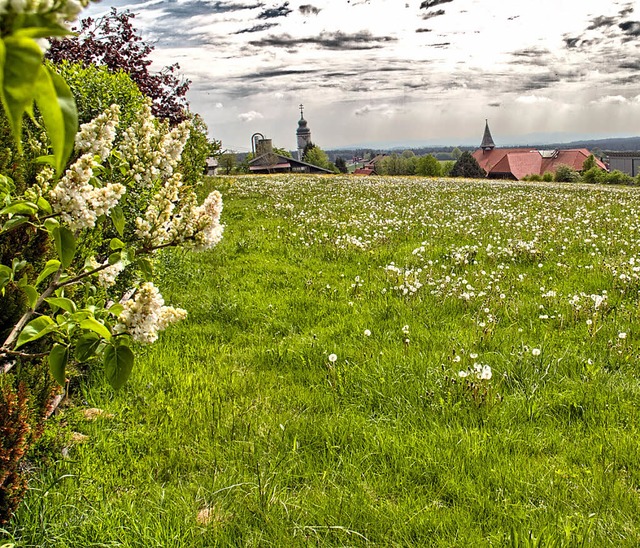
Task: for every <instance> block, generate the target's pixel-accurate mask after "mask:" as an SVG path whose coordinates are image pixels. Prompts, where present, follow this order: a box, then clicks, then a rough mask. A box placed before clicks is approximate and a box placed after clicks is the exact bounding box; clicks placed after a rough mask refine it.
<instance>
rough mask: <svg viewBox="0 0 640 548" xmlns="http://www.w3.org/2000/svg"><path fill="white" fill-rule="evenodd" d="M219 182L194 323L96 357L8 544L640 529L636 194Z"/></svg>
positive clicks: (194, 268) (423, 538)
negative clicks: (211, 244)
mask: <svg viewBox="0 0 640 548" xmlns="http://www.w3.org/2000/svg"><path fill="white" fill-rule="evenodd" d="M206 186H207V188H203V195H206V192H207V191H209V190H211V189H213V188H218V189H219V190H220V191H221V192H222V194H223V198H224V211H223V215H222V218H223V222H224V224H225V233H224V238H223V241H222V243H221V244H219V246H218V247H217V248H215V249H214V250H212V251H209V252H205V253H202V254H196V253H185V252H171V253H165V254H163V255H161V256H160V257H159V260H158V265H157V271H158V273H159V275H160V277H159V283H158V286H159V287H160V289H161V291H162V294H163V296H164V298H165V300H166V301H167V303H168V304H172V305H174V306H179V307H182V308H185V309H187V310H188V311H189V317H188V319H187V320H185V321H183V322H182V323H179V324H177V325H175V326H172V327H171V328H169V329H167V330H166V331H165V332H164V333H163V334H162V335H161V337H160V340H159V341H158V342H157V343H156V344H154V345H151V346H149V347H145V348H141V349H140V351H139V352H138V354H137V356H138V357H137V361H136V365H135V369H134V372H133V375H132V377H131V379H130V380H129V382H128V384H127V385H126V386H125V387H124V388H123V389H121V390H120V391H117V392H116V391H113V390H112V389H111V388H110V387H108V385H107V384H106V383H105V382H104V380H103V374H102V372H101V371H100V370H99V369H96V370H92V371H90V372H88V373H84V375H83V376H82V377H81V379H80V381H81V382H79V383H78V384H77V388H76V389H75V396H74V405H67V406H64V407H62V408H61V411H60V413H59V414H58V415H57V416H56V417H54V419H53V420H52V424H51V428H50V432H49V433H48V434H47V436H45V442H47V441H48V442H49V443H51V444H55V443H59V444H60V445H61V446H63V450H62V452H57V453H56V455H55V457H53V458H52V457H50V458H49V459H48V460H47V461H46V462H45V463H40V461H38V460H35V459H34V460H33V466H34V469H33V470H32V475H31V481H30V489H29V492H28V495H27V498H26V499H25V502H24V503H23V505H22V506H21V507H20V509H19V511H18V513H17V515H16V516H15V517H14V519H13V521H12V522H11V523H10V524H9V526H7V527H6V530H5V531H4V534H3V535H0V545H2V543H3V542H6V543H9V544H15V546H47V547H79V546H105V547H106V546H109V547H112V546H126V547H134V546H135V547H145V548H150V547H167V546H177V547H181V546H184V547H209V546H225V547H226V546H242V547H252V546H256V547H257V546H261V547H262V546H271V547H296V546H384V547H389V546H443V547H452V546H459V547H469V546H474V547H476V546H511V547H543V546H544V547H556V546H571V547H574V546H615V547H621V546H622V547H624V546H629V547H633V546H638V545H640V451H639V450H638V445H639V443H640V442H639V440H640V426H639V422H638V417H640V382H639V371H640V366H639V362H638V358H639V343H640V322H639V319H640V308H639V300H640V293H639V290H640V190H638V189H635V188H630V187H606V186H597V185H592V186H587V185H570V184H554V183H515V182H513V183H507V182H489V181H473V180H455V179H420V178H387V179H385V178H355V177H347V176H334V177H311V176H292V175H279V176H276V175H273V176H264V177H250V176H247V177H236V178H222V177H218V178H211V179H208V180H207V183H206ZM94 408H96V409H99V410H100V412H94V416H89V417H87V410H88V409H94ZM96 415H97V416H96ZM89 418H92V419H93V420H89ZM72 433H73V434H72ZM56 436H57V437H58V438H60V436H66V438H65V440H64V442H63V443H60V442H59V441H58V442H55V439H54V438H55V437H56Z"/></svg>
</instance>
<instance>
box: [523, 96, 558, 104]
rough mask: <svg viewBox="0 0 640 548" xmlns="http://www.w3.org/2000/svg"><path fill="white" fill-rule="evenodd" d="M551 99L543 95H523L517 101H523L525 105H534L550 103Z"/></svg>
mask: <svg viewBox="0 0 640 548" xmlns="http://www.w3.org/2000/svg"><path fill="white" fill-rule="evenodd" d="M550 102H551V99H549V98H548V97H542V96H541V95H521V96H520V97H518V98H517V99H516V103H522V104H524V105H534V104H536V103H550Z"/></svg>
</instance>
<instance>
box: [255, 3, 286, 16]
mask: <svg viewBox="0 0 640 548" xmlns="http://www.w3.org/2000/svg"><path fill="white" fill-rule="evenodd" d="M292 11H293V10H292V9H291V8H290V7H289V2H285V3H284V4H282V6H280V7H277V8H269V9H266V10H264V11H263V12H262V13H261V14H260V15H258V19H274V18H276V17H286V16H287V15H289V14H290V13H291V12H292Z"/></svg>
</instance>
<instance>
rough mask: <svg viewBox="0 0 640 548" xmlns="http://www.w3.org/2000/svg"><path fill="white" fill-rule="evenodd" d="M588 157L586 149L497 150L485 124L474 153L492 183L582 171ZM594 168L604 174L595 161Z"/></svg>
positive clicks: (602, 165) (597, 161)
mask: <svg viewBox="0 0 640 548" xmlns="http://www.w3.org/2000/svg"><path fill="white" fill-rule="evenodd" d="M590 155H591V153H590V152H589V151H588V150H587V149H586V148H574V149H554V150H536V149H532V148H497V147H496V145H495V143H494V142H493V137H492V136H491V131H490V130H489V122H488V121H486V123H485V129H484V135H483V137H482V143H481V144H480V148H478V149H477V150H476V151H475V152H474V153H473V157H474V158H475V159H476V161H477V162H478V164H480V167H481V168H482V169H484V170H485V171H486V172H487V177H489V178H491V179H516V180H518V179H522V178H524V177H526V176H527V175H534V174H537V175H543V174H544V173H546V172H551V173H555V172H556V170H557V169H558V166H560V165H568V166H569V167H571V168H573V169H575V170H576V171H581V170H582V165H583V164H584V161H585V160H586V159H587V158H588V157H589V156H590ZM596 165H597V166H598V167H599V168H601V169H604V170H606V169H607V168H606V166H605V165H604V164H603V163H602V162H601V161H600V160H598V159H596Z"/></svg>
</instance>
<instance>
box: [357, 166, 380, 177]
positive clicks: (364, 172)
mask: <svg viewBox="0 0 640 548" xmlns="http://www.w3.org/2000/svg"><path fill="white" fill-rule="evenodd" d="M374 173H375V170H373V169H372V168H370V167H359V168H358V169H356V170H355V171H354V172H353V174H354V175H373V174H374Z"/></svg>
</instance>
